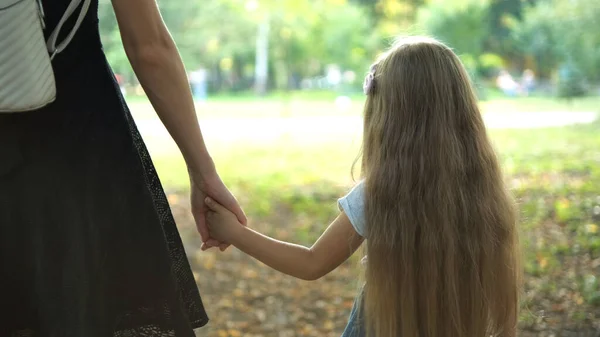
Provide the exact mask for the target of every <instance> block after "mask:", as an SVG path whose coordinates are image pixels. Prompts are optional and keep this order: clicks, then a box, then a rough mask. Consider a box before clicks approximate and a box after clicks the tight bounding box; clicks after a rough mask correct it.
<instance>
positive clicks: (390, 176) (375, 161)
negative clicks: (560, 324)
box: [362, 37, 520, 337]
mask: <svg viewBox="0 0 600 337" xmlns="http://www.w3.org/2000/svg"><path fill="white" fill-rule="evenodd" d="M373 69H374V82H373V83H372V92H371V93H369V94H368V96H367V101H366V104H365V114H364V140H363V157H362V174H363V176H364V178H365V202H366V204H365V217H366V224H367V228H366V239H367V248H366V254H367V256H368V263H367V268H366V275H365V276H366V277H365V279H366V285H365V289H364V298H363V309H362V310H363V312H364V314H365V319H366V330H367V335H369V336H376V337H397V336H402V337H443V336H448V337H488V336H507V337H513V336H515V335H516V327H517V320H518V307H519V303H518V302H519V301H518V300H519V288H520V267H519V254H518V236H517V229H516V224H517V216H516V211H515V205H514V202H513V200H512V198H511V196H510V194H509V193H508V192H507V189H506V187H505V185H504V182H503V175H502V172H501V170H500V167H499V163H498V159H497V157H496V154H495V151H494V149H493V147H492V145H491V143H490V140H489V139H488V136H487V133H486V129H485V125H484V122H483V119H482V116H481V113H480V111H479V108H478V106H477V100H476V97H475V95H474V91H473V88H472V86H471V83H470V80H469V76H468V75H467V73H466V71H465V69H464V67H463V65H462V63H461V62H460V60H459V58H458V57H457V56H456V55H455V54H454V53H453V52H452V50H451V49H450V48H448V47H447V46H445V45H444V44H442V43H440V42H438V41H436V40H433V39H430V38H424V37H412V38H405V39H402V40H398V41H397V42H396V43H395V44H394V45H393V46H392V48H391V49H390V50H389V51H388V52H386V53H385V54H384V55H382V57H380V58H379V60H378V61H377V62H376V64H375V65H374V68H373Z"/></svg>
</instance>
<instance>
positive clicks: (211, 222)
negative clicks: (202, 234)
mask: <svg viewBox="0 0 600 337" xmlns="http://www.w3.org/2000/svg"><path fill="white" fill-rule="evenodd" d="M204 201H205V203H206V206H207V207H208V208H209V211H208V213H207V214H206V223H207V225H208V231H209V233H210V237H211V238H214V239H216V240H219V241H221V242H235V238H236V235H237V233H239V230H240V229H242V228H243V225H242V224H241V223H240V222H239V221H238V219H237V217H236V216H235V214H233V213H232V212H231V211H229V210H228V209H226V208H225V207H223V206H221V205H220V204H219V203H217V202H216V201H214V200H213V199H211V198H210V197H206V199H204Z"/></svg>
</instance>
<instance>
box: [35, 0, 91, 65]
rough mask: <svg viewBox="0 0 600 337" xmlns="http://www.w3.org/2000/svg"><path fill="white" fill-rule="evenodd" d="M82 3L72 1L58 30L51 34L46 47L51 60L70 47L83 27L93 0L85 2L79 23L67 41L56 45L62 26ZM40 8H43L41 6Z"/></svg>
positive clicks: (75, 0)
mask: <svg viewBox="0 0 600 337" xmlns="http://www.w3.org/2000/svg"><path fill="white" fill-rule="evenodd" d="M81 1H82V0H72V1H71V3H70V4H69V7H67V10H66V11H65V14H64V15H63V17H62V18H61V19H60V21H59V22H58V25H56V28H54V31H53V32H52V34H50V37H49V38H48V42H47V43H46V46H47V47H48V52H49V53H50V59H51V60H52V59H53V58H54V56H55V55H56V54H58V53H60V52H62V51H63V50H64V49H65V48H66V47H67V45H69V43H70V42H71V40H72V39H73V36H75V33H76V32H77V29H79V26H81V22H83V19H84V18H85V15H86V14H87V11H88V9H89V8H90V4H91V2H92V1H91V0H83V5H82V6H81V12H80V13H79V17H77V21H76V22H75V25H74V26H73V29H72V30H71V32H70V33H69V35H67V37H65V39H64V40H63V41H62V42H60V43H59V44H58V45H57V44H56V42H57V40H58V34H59V33H60V30H61V28H62V26H63V25H64V24H65V22H66V21H67V20H68V19H69V18H70V17H71V15H72V14H73V13H74V12H75V10H76V9H77V7H78V6H79V4H80V3H81ZM40 8H42V7H41V6H40ZM42 13H43V11H42ZM42 15H43V14H42Z"/></svg>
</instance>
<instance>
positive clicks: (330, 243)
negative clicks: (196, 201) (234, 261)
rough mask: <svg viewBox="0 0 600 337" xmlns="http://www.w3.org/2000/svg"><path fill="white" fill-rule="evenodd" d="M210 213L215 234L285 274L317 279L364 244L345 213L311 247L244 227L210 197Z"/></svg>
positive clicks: (212, 230)
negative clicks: (276, 238)
mask: <svg viewBox="0 0 600 337" xmlns="http://www.w3.org/2000/svg"><path fill="white" fill-rule="evenodd" d="M206 204H207V206H208V207H209V208H210V209H211V210H212V212H209V213H208V215H207V222H208V226H209V230H210V235H211V237H215V238H217V239H218V240H223V241H225V242H230V243H231V244H233V245H234V246H235V247H237V248H238V249H239V250H241V251H243V252H244V253H246V254H248V255H250V256H252V257H254V258H256V259H257V260H259V261H261V262H263V263H264V264H266V265H268V266H269V267H271V268H273V269H276V270H278V271H280V272H282V273H285V274H288V275H291V276H294V277H297V278H300V279H303V280H316V279H319V278H321V277H322V276H325V275H327V274H328V273H329V272H330V271H332V270H334V269H335V268H337V267H338V266H339V265H340V264H342V263H343V262H344V261H346V260H347V259H348V258H349V257H350V256H351V255H352V254H353V253H354V252H355V251H356V250H357V249H358V247H359V246H360V245H361V244H362V242H363V240H364V239H363V238H362V237H361V236H360V235H358V233H356V230H355V229H354V227H352V224H351V223H350V220H349V219H348V217H347V216H346V214H345V213H344V212H342V213H340V215H339V216H338V217H337V218H336V219H335V220H334V221H333V222H332V223H331V224H330V225H329V227H328V228H327V230H325V232H324V233H323V234H322V235H321V237H320V238H319V239H318V240H317V242H315V243H314V244H313V246H312V247H311V248H307V247H304V246H301V245H296V244H293V243H288V242H283V241H279V240H275V239H273V238H270V237H268V236H266V235H263V234H260V233H258V232H257V231H254V230H252V229H250V228H248V227H245V226H242V224H240V223H239V222H238V220H237V218H236V217H235V215H234V214H233V213H231V212H229V211H228V210H227V209H225V208H224V207H223V206H221V205H220V204H218V203H216V202H215V201H213V200H212V199H210V198H207V199H206Z"/></svg>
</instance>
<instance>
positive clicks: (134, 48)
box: [112, 0, 215, 175]
mask: <svg viewBox="0 0 600 337" xmlns="http://www.w3.org/2000/svg"><path fill="white" fill-rule="evenodd" d="M112 2H113V7H114V9H115V14H116V17H117V22H118V24H119V30H120V33H121V37H122V40H123V46H124V48H125V52H126V54H127V57H128V59H129V61H130V63H131V66H132V67H133V70H134V72H135V74H136V75H137V77H138V79H139V81H140V84H141V85H142V87H143V88H144V91H145V92H146V94H147V95H148V98H149V99H150V102H151V103H152V106H153V107H154V109H155V110H156V113H157V114H158V116H159V117H160V119H161V120H162V122H163V123H164V125H165V127H166V128H167V130H168V131H169V133H170V134H171V136H172V137H173V139H174V140H175V142H176V143H177V145H178V146H179V148H180V150H181V152H182V154H183V156H184V158H185V161H186V163H187V165H188V167H189V168H190V170H192V171H194V173H198V174H201V175H207V174H213V173H214V171H215V168H214V163H213V161H212V159H211V157H210V155H209V153H208V151H207V149H206V145H205V144H204V139H203V138H202V133H201V132H200V127H199V125H198V120H197V117H196V110H195V107H194V101H193V99H192V95H191V92H190V87H189V84H188V79H187V75H186V71H185V68H184V66H183V63H182V61H181V57H180V55H179V52H178V50H177V47H176V46H175V43H174V41H173V39H172V38H171V35H170V33H169V31H168V30H167V27H166V26H165V24H164V22H163V20H162V17H161V16H160V12H159V10H158V7H157V4H156V2H155V0H112Z"/></svg>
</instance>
